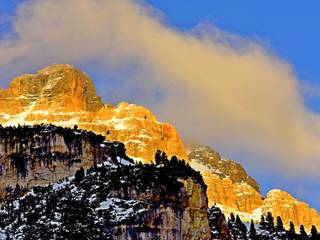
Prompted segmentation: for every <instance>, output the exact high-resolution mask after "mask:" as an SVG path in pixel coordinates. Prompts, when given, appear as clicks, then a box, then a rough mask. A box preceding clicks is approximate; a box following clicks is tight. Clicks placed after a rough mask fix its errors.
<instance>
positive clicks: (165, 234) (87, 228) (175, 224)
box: [0, 158, 211, 240]
mask: <svg viewBox="0 0 320 240" xmlns="http://www.w3.org/2000/svg"><path fill="white" fill-rule="evenodd" d="M108 159H110V158H108ZM181 163H182V162H178V164H177V165H174V164H169V163H168V164H167V165H161V166H160V165H157V166H155V165H142V164H139V165H132V164H128V163H126V165H121V164H113V163H111V162H110V161H106V162H104V164H102V165H100V166H99V165H98V166H97V167H93V168H90V169H88V171H87V172H86V174H84V175H83V177H82V178H81V179H80V180H78V181H77V184H76V181H75V179H70V180H68V181H60V182H58V183H56V184H51V185H47V186H37V187H34V188H33V191H32V192H31V193H29V194H27V195H26V196H24V197H22V198H20V199H18V200H15V201H9V202H7V204H5V206H4V209H3V210H0V216H1V218H0V237H1V234H4V235H9V236H10V237H12V238H13V239H15V238H17V236H20V237H22V238H23V239H30V238H31V239H117V240H119V239H121V240H122V239H123V240H125V239H146V240H154V239H167V240H190V239H193V240H209V239H211V235H210V228H209V222H208V213H207V208H208V201H207V197H206V186H205V185H204V183H203V180H202V178H201V175H200V174H199V173H197V172H195V171H193V170H192V169H191V168H190V167H188V166H187V165H185V164H184V163H183V164H182V165H181ZM179 164H180V165H179ZM177 166H180V167H177ZM12 206H15V207H12Z"/></svg>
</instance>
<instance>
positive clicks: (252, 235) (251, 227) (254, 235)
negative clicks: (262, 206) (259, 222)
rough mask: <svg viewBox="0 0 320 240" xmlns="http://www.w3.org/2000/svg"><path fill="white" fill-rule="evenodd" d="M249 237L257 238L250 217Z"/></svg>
mask: <svg viewBox="0 0 320 240" xmlns="http://www.w3.org/2000/svg"><path fill="white" fill-rule="evenodd" d="M250 238H251V239H253V240H255V239H256V238H257V231H256V228H255V226H254V223H253V220H252V219H251V223H250Z"/></svg>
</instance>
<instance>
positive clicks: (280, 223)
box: [276, 216, 284, 232]
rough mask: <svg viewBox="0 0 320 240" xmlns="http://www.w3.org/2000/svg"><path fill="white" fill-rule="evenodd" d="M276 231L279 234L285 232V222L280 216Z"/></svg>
mask: <svg viewBox="0 0 320 240" xmlns="http://www.w3.org/2000/svg"><path fill="white" fill-rule="evenodd" d="M276 230H277V232H283V231H284V227H283V222H282V219H281V217H280V216H278V217H277V224H276Z"/></svg>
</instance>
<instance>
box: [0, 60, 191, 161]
mask: <svg viewBox="0 0 320 240" xmlns="http://www.w3.org/2000/svg"><path fill="white" fill-rule="evenodd" d="M8 106H10V108H8ZM0 123H2V124H3V125H5V126H13V125H18V124H20V125H23V124H28V125H34V124H40V123H46V124H47V123H52V124H54V125H56V126H63V127H73V126H74V125H75V124H76V125H78V126H79V128H81V129H85V130H90V131H93V132H95V133H98V134H102V135H104V136H106V137H107V139H108V140H110V141H120V142H123V143H124V144H125V145H126V148H127V154H128V155H130V156H132V157H136V158H139V159H140V160H142V161H150V159H153V157H154V154H155V152H156V151H157V150H158V149H161V150H163V151H165V152H166V153H167V154H168V155H169V156H172V155H177V156H178V157H179V158H181V159H186V160H187V158H188V157H187V154H186V151H185V149H184V146H183V143H182V141H181V140H180V137H179V135H178V134H177V132H176V130H175V128H174V127H173V126H171V125H170V124H167V123H161V122H158V121H157V119H156V117H155V116H154V115H153V114H152V113H151V112H150V111H149V110H147V109H146V108H144V107H141V106H137V105H134V104H128V103H120V104H119V105H118V106H112V105H110V104H105V105H103V104H102V102H101V100H100V97H98V96H97V95H96V91H95V87H94V85H93V83H92V81H91V80H90V79H89V77H88V76H87V75H85V74H84V73H83V72H81V71H80V70H78V69H76V68H75V67H73V66H70V65H64V64H56V65H51V66H48V67H46V68H44V69H42V70H39V71H38V72H37V73H36V74H26V75H22V76H19V77H16V78H15V79H13V80H12V82H11V84H10V86H9V88H8V89H1V90H0Z"/></svg>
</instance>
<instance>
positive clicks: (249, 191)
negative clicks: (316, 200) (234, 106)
mask: <svg viewBox="0 0 320 240" xmlns="http://www.w3.org/2000/svg"><path fill="white" fill-rule="evenodd" d="M188 154H189V159H190V165H191V166H192V167H193V168H194V169H196V170H198V171H200V172H201V174H202V176H203V179H204V181H205V183H206V184H207V187H208V189H207V195H208V200H209V206H210V207H211V206H213V205H214V204H217V206H219V207H220V208H221V210H222V212H223V213H224V214H225V215H226V216H230V214H231V213H235V214H238V215H239V216H240V217H241V219H242V220H244V221H250V220H251V219H253V220H254V221H255V222H259V221H260V217H261V215H262V214H263V215H267V213H268V212H271V213H272V214H273V216H274V217H277V216H280V217H281V218H282V220H283V222H284V224H285V226H287V227H288V225H289V223H290V221H292V222H293V223H294V224H295V225H296V226H300V225H304V226H305V227H306V229H307V230H310V229H311V226H312V225H315V226H317V228H320V222H319V221H320V215H319V213H318V212H317V211H316V210H315V209H313V208H311V207H310V206H309V205H308V204H306V203H304V202H301V201H299V200H298V199H295V198H293V197H292V196H291V195H290V194H288V193H287V192H285V191H281V190H272V191H270V192H268V193H267V195H266V197H265V198H264V197H263V196H262V195H261V194H260V192H259V186H258V184H257V182H256V181H255V180H254V179H253V178H252V177H250V176H249V175H248V174H247V172H246V171H245V169H244V168H243V167H242V166H241V165H240V164H238V163H236V162H234V161H232V160H226V159H223V158H222V157H221V156H220V154H219V153H217V152H216V151H214V150H212V149H211V148H209V147H203V146H199V145H190V144H189V145H188Z"/></svg>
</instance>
